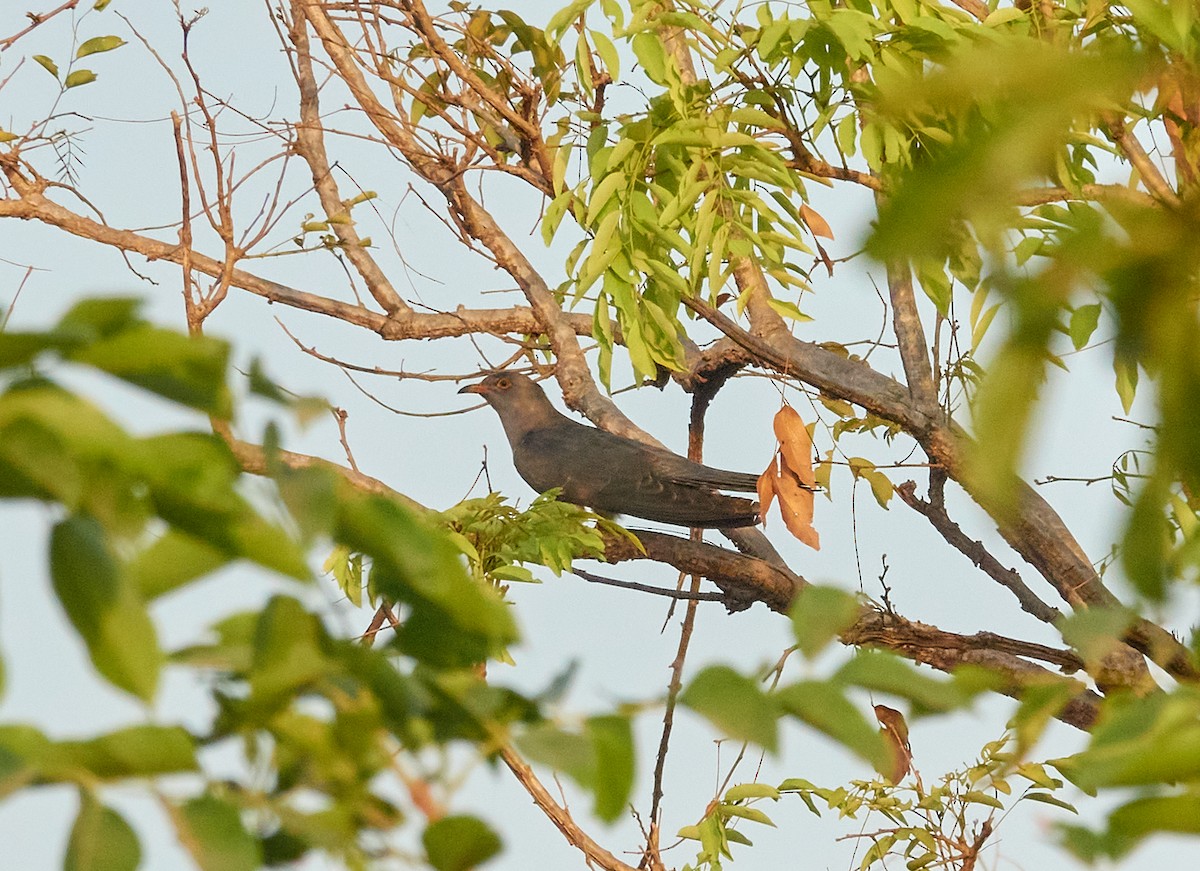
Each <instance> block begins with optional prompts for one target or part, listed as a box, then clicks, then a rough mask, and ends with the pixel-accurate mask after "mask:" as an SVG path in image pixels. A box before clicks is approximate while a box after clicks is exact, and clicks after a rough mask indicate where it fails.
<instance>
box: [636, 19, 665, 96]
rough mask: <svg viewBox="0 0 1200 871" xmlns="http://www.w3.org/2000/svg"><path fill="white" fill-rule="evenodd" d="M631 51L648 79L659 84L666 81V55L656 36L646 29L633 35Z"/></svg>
mask: <svg viewBox="0 0 1200 871" xmlns="http://www.w3.org/2000/svg"><path fill="white" fill-rule="evenodd" d="M633 53H634V55H635V56H636V57H637V59H638V63H639V64H641V67H642V70H643V71H644V72H645V73H646V76H647V77H648V78H649V79H650V81H652V82H655V83H656V84H660V85H661V84H665V83H666V80H667V55H666V51H665V50H664V49H663V44H662V41H661V40H660V39H659V38H658V36H656V35H655V34H654V33H653V32H651V31H647V30H643V31H642V32H641V33H639V34H637V35H636V36H634V37H633Z"/></svg>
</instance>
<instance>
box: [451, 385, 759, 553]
mask: <svg viewBox="0 0 1200 871" xmlns="http://www.w3.org/2000/svg"><path fill="white" fill-rule="evenodd" d="M458 392H459V393H475V394H478V395H479V396H482V397H483V398H484V399H485V400H486V401H487V403H488V404H489V405H490V406H491V407H492V408H493V409H495V410H496V413H497V414H498V415H499V416H500V422H501V423H502V424H503V425H504V433H505V435H506V436H508V443H509V445H510V446H511V447H512V456H513V465H514V466H516V469H517V472H518V473H519V474H520V476H521V477H522V478H523V479H524V480H525V483H527V484H528V485H529V486H530V487H532V488H533V489H534V490H536V491H538V492H539V493H544V492H546V491H547V490H551V489H554V488H556V487H557V488H560V491H559V494H558V498H559V499H561V500H562V501H564V502H572V503H574V504H576V505H582V506H585V507H587V508H591V509H592V510H593V511H596V512H598V513H600V514H606V515H621V514H627V515H630V516H632V517H638V518H641V519H642V520H654V521H658V522H660V523H668V524H674V525H677V526H686V527H699V528H713V529H731V528H734V527H743V526H754V525H755V524H757V523H758V522H759V514H758V502H756V501H753V500H751V499H742V498H739V497H736V496H726V495H725V494H723V493H721V492H719V491H721V490H733V491H736V492H744V493H753V492H757V489H758V476H757V475H751V474H747V473H743V472H728V471H725V470H723V469H714V468H712V467H710V466H705V465H702V464H700V463H695V462H692V461H691V460H689V459H686V458H684V457H681V456H679V455H678V454H674V453H672V452H671V451H668V450H666V449H665V448H660V447H655V446H653V445H647V444H643V443H641V442H637V441H634V440H633V439H628V438H625V437H624V436H619V435H615V434H614V433H610V432H607V431H605V430H602V429H596V428H595V427H590V426H586V425H584V424H582V423H578V422H576V421H574V420H571V419H570V418H569V417H567V416H566V415H565V414H563V413H562V412H560V411H559V410H558V409H557V408H555V407H554V406H553V405H552V404H551V402H550V400H549V399H548V398H547V397H546V394H545V392H544V391H543V390H542V388H541V387H540V386H539V385H538V384H536V383H535V382H534V381H532V380H531V379H529V378H528V377H526V376H525V375H522V374H521V373H519V372H509V371H500V372H493V373H492V374H490V375H488V376H487V377H486V378H484V379H483V380H482V381H480V382H479V383H477V384H470V385H467V386H466V387H463V388H462V389H461V390H459V391H458Z"/></svg>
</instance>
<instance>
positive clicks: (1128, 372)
mask: <svg viewBox="0 0 1200 871" xmlns="http://www.w3.org/2000/svg"><path fill="white" fill-rule="evenodd" d="M1113 372H1115V373H1116V376H1117V380H1116V387H1117V396H1119V397H1120V398H1121V407H1122V408H1123V409H1125V413H1126V414H1129V410H1130V409H1131V408H1133V399H1134V397H1135V396H1136V395H1137V386H1138V365H1137V363H1136V362H1135V361H1132V360H1127V359H1125V358H1124V357H1121V356H1120V355H1118V356H1115V357H1113Z"/></svg>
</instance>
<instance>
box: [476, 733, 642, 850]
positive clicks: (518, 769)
mask: <svg viewBox="0 0 1200 871" xmlns="http://www.w3.org/2000/svg"><path fill="white" fill-rule="evenodd" d="M500 758H502V759H503V760H504V764H505V765H507V766H508V770H509V771H511V772H512V773H513V776H515V777H516V778H517V781H518V782H519V783H520V784H521V786H523V787H525V791H526V792H528V793H529V796H530V798H532V799H533V803H534V804H536V805H537V806H538V807H539V808H541V810H542V813H544V814H545V815H546V816H548V817H549V818H550V821H551V822H552V823H554V825H555V826H556V827H557V828H558V830H559V831H560V832H562V833H563V837H565V838H566V839H567V843H569V844H570V845H571V846H573V847H576V848H578V849H579V850H580V851H581V852H582V853H583V854H584V855H585V856H587V859H588V862H589V863H593V862H594V863H595V864H596V865H599V866H600V867H601V868H605V869H608V871H637V869H636V868H634V867H633V866H632V865H626V864H625V863H624V862H622V861H621V860H620V859H618V858H617V857H616V856H614V855H613V854H612V853H610V852H609V851H608V850H605V849H604V848H603V847H601V846H600V845H599V844H597V843H596V842H595V841H593V840H592V839H591V837H590V836H589V835H588V834H587V832H585V831H584V830H583V829H581V828H580V827H579V826H578V825H577V824H576V822H575V820H574V819H573V818H572V817H571V812H570V811H569V810H567V809H566V808H565V807H563V806H562V805H560V804H559V803H558V802H557V801H555V800H554V796H552V795H551V794H550V791H549V790H547V789H546V787H545V786H543V785H542V782H541V781H540V780H538V777H537V775H536V774H534V773H533V769H532V768H530V767H529V766H528V765H527V764H526V763H525V760H523V759H522V758H521V757H520V755H519V754H518V753H517V751H516V750H514V749H513V748H512V747H510V746H505V747H503V748H501V750H500Z"/></svg>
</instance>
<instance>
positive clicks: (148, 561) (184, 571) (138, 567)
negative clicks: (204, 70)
mask: <svg viewBox="0 0 1200 871" xmlns="http://www.w3.org/2000/svg"><path fill="white" fill-rule="evenodd" d="M228 562H229V556H228V555H227V554H225V553H223V552H221V551H219V550H217V549H216V548H214V547H212V546H211V545H209V544H207V543H206V542H203V541H200V540H199V539H197V538H193V537H192V536H190V535H187V534H186V533H183V532H179V531H178V530H175V529H168V530H167V531H166V532H165V533H163V535H161V536H159V537H158V538H157V539H155V540H154V542H153V543H152V544H151V545H150V546H149V547H147V548H144V549H143V550H141V551H139V552H138V553H137V555H136V556H135V557H134V558H133V559H132V560H130V562H129V563H128V564H127V565H126V571H127V572H128V573H129V578H130V580H131V581H132V582H133V584H134V586H136V587H137V588H138V591H139V592H140V594H141V597H142V599H143V600H144V601H147V602H149V601H151V600H153V599H156V598H158V597H159V596H162V595H164V594H166V593H169V592H171V591H172V590H176V589H179V588H180V587H183V586H185V585H187V584H189V583H191V582H192V581H194V580H197V579H198V578H202V577H204V576H205V575H207V574H209V573H210V572H214V571H216V570H217V569H219V568H221V567H222V566H224V565H226V564H228Z"/></svg>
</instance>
